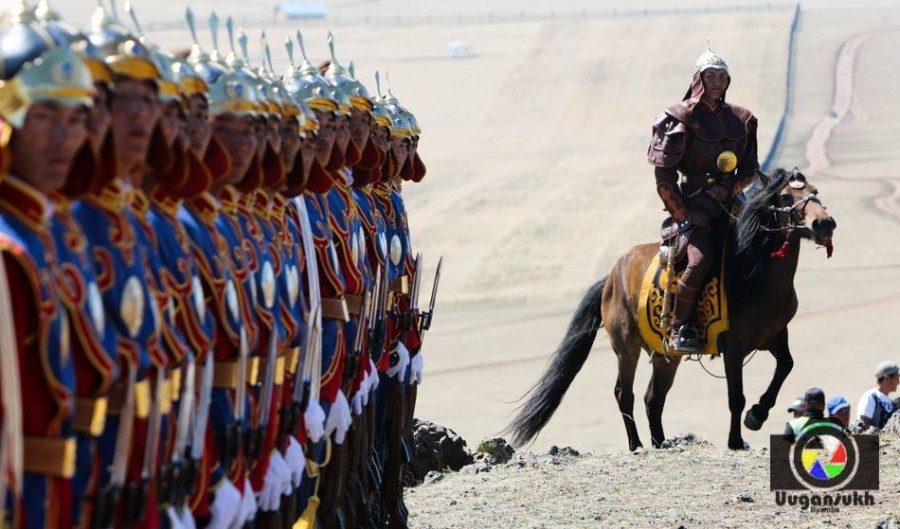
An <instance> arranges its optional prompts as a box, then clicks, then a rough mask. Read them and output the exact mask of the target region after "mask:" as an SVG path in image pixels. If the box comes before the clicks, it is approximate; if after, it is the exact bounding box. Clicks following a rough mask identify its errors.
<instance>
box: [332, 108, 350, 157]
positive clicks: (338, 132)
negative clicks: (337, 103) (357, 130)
mask: <svg viewBox="0 0 900 529" xmlns="http://www.w3.org/2000/svg"><path fill="white" fill-rule="evenodd" d="M334 138H335V141H336V142H337V144H338V148H339V149H340V150H341V152H346V150H347V144H349V143H350V118H349V117H347V116H338V117H336V118H335V120H334Z"/></svg>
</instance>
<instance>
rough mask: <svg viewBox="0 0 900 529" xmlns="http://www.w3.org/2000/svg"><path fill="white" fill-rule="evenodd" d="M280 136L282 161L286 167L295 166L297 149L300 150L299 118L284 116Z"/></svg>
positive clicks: (280, 125)
mask: <svg viewBox="0 0 900 529" xmlns="http://www.w3.org/2000/svg"><path fill="white" fill-rule="evenodd" d="M278 137H279V138H280V139H281V163H282V165H284V168H285V169H290V168H291V167H293V166H294V159H295V158H296V157H297V151H298V150H300V134H299V132H298V129H297V118H295V117H293V116H282V118H281V122H280V124H279V128H278Z"/></svg>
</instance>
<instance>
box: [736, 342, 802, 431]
mask: <svg viewBox="0 0 900 529" xmlns="http://www.w3.org/2000/svg"><path fill="white" fill-rule="evenodd" d="M769 351H770V352H771V353H772V356H774V357H775V374H774V375H772V382H770V383H769V387H768V388H767V389H766V392H765V393H763V394H762V396H761V397H760V398H759V403H758V404H755V405H754V406H753V407H752V408H750V409H749V410H747V415H745V416H744V425H745V426H746V427H747V428H749V429H751V430H754V431H755V430H759V429H760V428H762V425H763V423H764V422H766V419H768V418H769V410H771V409H772V407H773V406H775V399H777V398H778V392H779V391H781V385H782V384H783V383H784V381H785V379H787V376H788V374H790V372H791V369H793V368H794V359H793V357H791V349H790V347H788V330H787V327H785V328H784V329H783V330H782V331H781V332H780V333H778V335H777V336H776V337H775V339H774V340H773V341H772V345H771V346H770V347H769Z"/></svg>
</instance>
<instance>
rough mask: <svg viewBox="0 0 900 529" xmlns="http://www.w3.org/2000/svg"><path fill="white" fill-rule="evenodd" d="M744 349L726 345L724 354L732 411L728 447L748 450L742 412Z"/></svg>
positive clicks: (743, 403) (744, 401)
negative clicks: (744, 436) (743, 435)
mask: <svg viewBox="0 0 900 529" xmlns="http://www.w3.org/2000/svg"><path fill="white" fill-rule="evenodd" d="M744 352H745V351H744V350H743V349H742V348H738V347H726V349H725V353H724V354H723V356H724V360H725V378H726V382H727V383H728V411H730V412H731V423H730V427H729V429H728V448H731V449H732V450H746V449H747V448H750V447H749V445H747V443H745V442H744V438H743V437H741V412H742V411H744V405H745V404H746V399H745V398H744Z"/></svg>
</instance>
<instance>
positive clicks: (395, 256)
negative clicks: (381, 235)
mask: <svg viewBox="0 0 900 529" xmlns="http://www.w3.org/2000/svg"><path fill="white" fill-rule="evenodd" d="M401 257H403V245H402V244H401V243H400V237H398V236H396V235H394V236H393V237H391V262H392V263H394V266H399V265H400V258H401Z"/></svg>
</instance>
